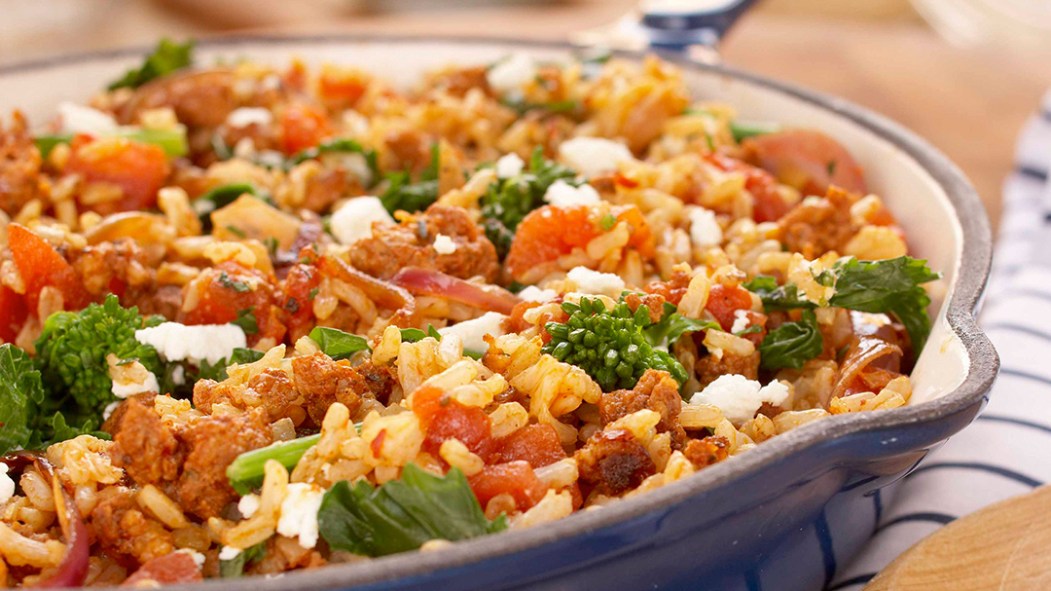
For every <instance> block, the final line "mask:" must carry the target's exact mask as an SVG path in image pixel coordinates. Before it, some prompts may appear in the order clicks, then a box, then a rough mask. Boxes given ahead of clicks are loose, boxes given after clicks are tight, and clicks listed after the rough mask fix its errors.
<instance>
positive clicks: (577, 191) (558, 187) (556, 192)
mask: <svg viewBox="0 0 1051 591" xmlns="http://www.w3.org/2000/svg"><path fill="white" fill-rule="evenodd" d="M544 201H547V202H548V203H550V204H551V205H554V206H557V207H573V206H574V205H594V204H596V203H598V202H599V201H601V200H600V199H599V196H598V191H596V190H595V189H594V188H593V187H592V186H591V185H588V184H584V185H580V186H579V187H574V186H573V185H571V184H569V183H567V182H566V181H563V180H558V181H555V182H554V183H552V184H551V186H550V187H548V188H547V192H546V193H544Z"/></svg>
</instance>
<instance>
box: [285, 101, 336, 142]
mask: <svg viewBox="0 0 1051 591" xmlns="http://www.w3.org/2000/svg"><path fill="white" fill-rule="evenodd" d="M331 133H332V130H331V129H330V128H329V124H328V118H327V116H326V115H325V112H324V111H322V110H321V109H320V108H319V107H316V106H313V105H306V104H301V103H294V104H291V105H288V106H287V107H285V110H284V112H283V113H282V114H281V148H282V149H283V150H284V151H285V153H286V154H295V153H296V152H299V151H301V150H305V149H307V148H312V147H314V146H316V145H318V144H319V143H321V140H323V139H325V138H326V137H328V136H329V135H330V134H331Z"/></svg>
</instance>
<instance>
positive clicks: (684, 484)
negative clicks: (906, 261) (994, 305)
mask: <svg viewBox="0 0 1051 591" xmlns="http://www.w3.org/2000/svg"><path fill="white" fill-rule="evenodd" d="M512 51H524V52H528V53H532V54H535V55H536V56H538V57H540V58H544V59H559V58H565V57H566V56H567V55H568V53H569V47H568V46H565V45H558V44H538V43H525V42H517V41H503V40H463V39H455V40H448V39H419V38H416V39H393V38H362V37H339V36H337V37H299V38H259V37H255V38H239V39H221V40H215V41H210V42H205V43H202V44H201V45H200V47H199V58H201V59H202V60H203V61H204V62H207V61H208V60H209V59H213V58H218V57H220V56H224V57H226V58H236V57H242V56H243V57H248V58H251V59H253V60H258V61H262V62H269V63H274V64H283V63H287V61H288V60H289V59H290V58H291V57H293V56H298V57H302V58H305V59H306V61H308V62H314V63H318V62H324V61H329V62H336V63H352V64H356V65H359V66H363V67H365V68H366V69H369V70H373V71H375V72H377V73H378V74H380V75H383V76H385V77H387V78H394V79H395V80H396V81H399V80H400V81H403V82H408V81H411V80H413V79H415V78H417V76H418V74H419V73H420V72H421V71H423V70H426V69H430V68H434V67H437V66H441V65H445V64H448V63H486V62H490V61H493V60H495V59H498V58H500V57H502V56H504V55H506V54H507V53H509V52H512ZM141 53H142V52H141V50H126V51H118V52H111V53H104V54H91V55H82V56H76V57H71V58H63V59H57V60H49V61H44V62H37V63H32V64H21V65H16V66H9V67H7V68H2V69H0V88H4V90H5V92H4V93H3V96H2V97H0V112H6V111H9V110H10V109H12V108H15V107H19V108H23V109H27V110H28V114H29V115H30V117H31V120H34V119H35V120H41V119H43V118H44V117H46V116H47V115H48V114H50V113H51V112H53V109H54V107H55V105H56V104H57V103H58V102H59V101H60V100H83V99H85V98H87V95H88V94H89V92H90V90H89V89H93V88H99V87H101V86H102V85H103V82H104V81H105V80H107V79H109V78H111V77H112V76H113V75H114V73H116V72H120V71H123V69H124V68H126V67H127V66H128V65H129V64H132V63H134V62H135V61H137V60H138V59H139V57H138V56H140V55H141ZM624 57H627V58H631V59H638V58H639V57H641V56H639V55H633V54H624ZM681 66H682V67H683V69H684V70H685V74H686V77H687V81H688V82H689V84H690V85H691V87H692V88H693V90H694V93H695V96H698V97H710V98H716V99H722V100H726V101H727V102H729V103H731V104H733V105H734V106H736V107H737V108H738V109H739V111H740V114H741V115H742V116H743V117H745V118H752V119H760V120H775V121H780V122H782V123H786V124H790V125H799V126H808V127H816V128H820V129H823V130H824V131H826V132H827V133H829V134H831V135H832V136H834V137H836V138H838V139H839V140H840V141H842V142H843V143H844V144H845V145H847V147H848V148H849V149H850V150H851V151H852V152H853V153H854V155H855V156H856V158H857V159H858V160H859V162H861V163H862V165H863V166H865V167H866V169H867V175H868V178H869V181H870V184H871V186H872V187H874V189H875V191H876V192H877V193H879V194H881V195H882V196H884V198H885V199H886V200H887V202H888V204H889V206H890V208H891V209H892V210H893V211H894V212H895V214H896V215H897V216H898V218H899V220H900V221H901V222H902V224H903V226H904V227H905V228H906V231H907V233H908V235H909V237H910V242H911V243H912V244H911V246H912V248H913V250H914V251H915V252H917V253H919V255H920V256H924V257H927V258H928V259H930V262H931V266H932V267H934V268H935V269H938V270H941V271H942V272H943V273H944V274H945V279H944V280H943V282H942V284H941V285H938V286H936V289H935V293H934V294H933V296H934V300H935V303H934V305H933V306H932V312H933V313H935V314H936V319H935V328H934V331H933V333H932V335H931V338H930V341H929V344H928V345H927V349H926V350H925V351H924V353H923V355H922V356H921V359H920V361H919V363H918V364H917V368H916V371H915V372H914V374H913V378H914V382H915V386H916V388H915V393H914V396H913V401H912V403H911V404H910V405H909V406H907V407H905V408H901V409H897V410H892V411H881V412H872V413H858V414H851V415H840V416H835V417H832V418H829V419H826V420H822V421H817V422H815V423H811V424H808V425H805V426H803V427H801V428H798V429H796V430H794V431H791V432H789V433H787V434H784V435H781V436H779V437H777V438H774V439H773V440H770V441H768V442H765V443H763V444H762V445H760V446H758V447H757V448H756V449H755V450H753V451H750V452H748V453H745V454H742V455H739V456H735V457H734V458H732V459H731V460H729V461H726V462H723V463H719V464H716V465H714V466H712V467H710V468H708V469H705V470H703V471H702V472H700V473H698V474H697V475H695V476H693V477H690V478H688V479H685V480H683V481H680V482H677V483H674V484H672V485H669V486H666V487H664V488H661V489H659V490H656V491H654V492H650V493H647V494H644V495H641V496H638V497H635V498H631V499H628V500H623V501H620V502H617V503H614V504H612V505H610V506H607V507H604V508H601V509H596V510H591V511H585V512H582V513H579V514H575V515H572V516H570V517H569V518H567V519H564V520H562V521H559V522H556V523H553V524H549V525H544V526H542V527H537V528H533V529H527V530H518V531H512V532H506V533H501V534H498V535H494V536H490V537H486V538H481V539H475V540H470V541H466V542H461V543H457V544H454V545H452V546H451V547H448V548H446V549H442V550H440V551H434V552H424V553H408V554H403V555H395V556H390V557H386V558H380V559H374V560H368V561H362V562H356V563H351V564H345V565H334V566H330V567H328V568H323V569H318V570H314V571H309V572H303V573H292V574H287V575H285V576H282V577H276V578H266V579H263V578H259V579H239V580H231V581H213V582H208V583H204V584H203V587H201V586H199V587H197V588H204V587H208V588H214V589H216V590H219V589H222V590H224V591H278V590H281V591H292V590H297V591H298V590H316V589H349V588H355V589H368V590H376V591H379V590H383V591H394V590H409V589H427V590H429V591H439V590H444V589H462V590H471V591H481V590H487V591H496V590H510V589H537V590H552V591H555V590H557V591H564V590H572V589H618V590H620V589H625V590H626V589H726V590H736V589H742V590H744V589H748V590H758V589H767V590H770V589H776V590H796V589H799V590H804V589H820V588H822V586H824V585H826V584H827V583H828V582H830V581H831V578H832V576H833V575H834V573H835V571H836V567H837V565H838V564H839V563H844V562H845V561H846V560H848V559H849V557H851V556H852V555H853V554H854V553H856V552H857V550H858V549H859V548H860V547H861V546H862V544H863V543H864V542H865V541H866V540H867V539H868V538H869V537H870V535H871V534H872V533H873V530H874V528H875V525H876V521H877V519H878V517H879V513H880V507H881V503H886V502H887V500H888V499H887V496H888V493H887V492H886V491H887V490H888V489H887V488H886V487H888V485H890V484H892V483H894V482H895V481H896V480H898V479H900V478H901V477H902V476H903V475H905V474H906V473H908V471H909V470H910V469H912V468H914V467H915V466H916V465H917V463H918V462H919V461H920V460H921V459H922V458H923V457H924V455H925V454H926V453H927V452H928V451H930V450H931V449H932V448H934V447H936V446H937V445H938V444H939V443H941V442H943V441H944V440H945V439H946V438H948V437H950V436H951V435H953V434H954V433H956V432H957V431H959V430H960V429H962V428H964V427H965V426H967V424H968V423H970V422H971V421H972V420H973V419H974V418H975V416H976V415H977V413H978V412H979V410H980V409H981V407H982V404H983V401H984V397H985V395H986V393H987V392H988V391H989V387H990V385H991V384H992V381H993V379H994V377H995V375H996V370H997V366H998V360H997V357H996V353H995V351H994V350H993V348H992V346H991V345H990V343H989V341H988V340H987V339H986V337H985V336H984V335H983V334H982V333H981V332H980V331H979V329H978V327H977V326H976V324H975V309H976V307H977V306H978V303H979V299H980V296H981V293H982V289H983V286H984V284H985V281H986V277H987V274H988V267H989V262H990V252H991V238H990V232H989V227H988V221H987V220H986V218H985V214H984V210H983V208H982V205H981V203H980V201H979V199H978V196H977V195H976V194H975V192H974V190H973V189H972V188H971V187H970V185H969V184H968V182H967V180H966V179H965V178H964V177H963V175H962V174H961V173H960V171H959V170H957V168H956V167H955V166H953V165H952V164H951V163H950V162H949V161H948V160H947V159H946V158H945V157H944V156H942V155H941V154H940V153H938V152H937V151H936V150H934V149H933V148H932V147H930V146H929V145H928V144H926V143H925V142H923V141H922V140H920V139H919V138H917V137H916V136H914V135H913V134H911V133H909V132H908V131H906V130H904V129H901V128H900V127H898V126H897V125H895V124H893V123H891V122H889V121H887V120H885V119H883V118H881V117H879V116H877V115H874V114H872V113H870V112H867V111H865V110H863V109H861V108H859V107H856V106H854V105H851V104H848V103H846V102H844V101H842V100H839V99H835V98H831V97H826V96H821V95H819V94H816V93H812V92H808V91H804V90H799V89H797V88H794V87H791V86H789V85H786V84H782V83H779V82H773V81H770V80H767V79H764V78H760V77H758V76H754V75H751V74H747V73H743V72H739V71H735V70H733V69H730V68H726V67H721V66H705V65H698V64H694V63H687V62H683V63H681ZM881 491H884V492H882V493H881Z"/></svg>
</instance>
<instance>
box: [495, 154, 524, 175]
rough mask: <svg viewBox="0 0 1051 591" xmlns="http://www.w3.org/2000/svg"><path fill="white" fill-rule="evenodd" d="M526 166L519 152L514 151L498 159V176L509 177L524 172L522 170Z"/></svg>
mask: <svg viewBox="0 0 1051 591" xmlns="http://www.w3.org/2000/svg"><path fill="white" fill-rule="evenodd" d="M524 168H525V161H523V160H522V159H521V158H520V157H519V156H518V154H515V153H514V152H512V153H510V154H506V155H504V156H501V157H500V159H499V160H497V161H496V176H497V177H498V178H502V179H509V178H511V177H513V176H518V175H520V174H522V170H523V169H524Z"/></svg>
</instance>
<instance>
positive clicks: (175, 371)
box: [172, 365, 186, 386]
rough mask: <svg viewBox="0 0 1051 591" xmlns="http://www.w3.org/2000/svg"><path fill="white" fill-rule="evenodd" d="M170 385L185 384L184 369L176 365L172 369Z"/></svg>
mask: <svg viewBox="0 0 1051 591" xmlns="http://www.w3.org/2000/svg"><path fill="white" fill-rule="evenodd" d="M172 383H173V384H175V385H176V386H181V385H183V384H185V383H186V368H184V367H183V366H181V365H176V366H175V367H173V368H172Z"/></svg>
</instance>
